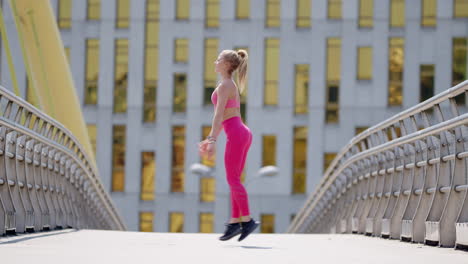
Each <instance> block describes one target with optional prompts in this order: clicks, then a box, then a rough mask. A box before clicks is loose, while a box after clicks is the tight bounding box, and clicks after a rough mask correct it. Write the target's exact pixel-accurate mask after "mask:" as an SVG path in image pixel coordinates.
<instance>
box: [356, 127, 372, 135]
mask: <svg viewBox="0 0 468 264" xmlns="http://www.w3.org/2000/svg"><path fill="white" fill-rule="evenodd" d="M368 128H369V127H368V126H358V127H355V128H354V135H358V134H361V133H362V132H364V131H365V130H366V129H368Z"/></svg>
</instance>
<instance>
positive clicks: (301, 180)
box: [292, 127, 307, 194]
mask: <svg viewBox="0 0 468 264" xmlns="http://www.w3.org/2000/svg"><path fill="white" fill-rule="evenodd" d="M293 155H294V156H293V166H294V167H293V184H292V193H293V194H304V193H305V191H306V178H307V177H306V175H307V173H306V172H307V171H306V170H307V127H295V128H294V154H293Z"/></svg>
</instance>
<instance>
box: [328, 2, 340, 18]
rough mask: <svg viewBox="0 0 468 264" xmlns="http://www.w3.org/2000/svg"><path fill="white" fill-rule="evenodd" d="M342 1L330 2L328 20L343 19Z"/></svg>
mask: <svg viewBox="0 0 468 264" xmlns="http://www.w3.org/2000/svg"><path fill="white" fill-rule="evenodd" d="M341 5H342V3H341V0H328V18H329V19H341V16H342V15H341Z"/></svg>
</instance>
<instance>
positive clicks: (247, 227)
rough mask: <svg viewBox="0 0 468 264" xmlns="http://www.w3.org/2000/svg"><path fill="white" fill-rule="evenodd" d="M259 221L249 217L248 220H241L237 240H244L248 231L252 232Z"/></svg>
mask: <svg viewBox="0 0 468 264" xmlns="http://www.w3.org/2000/svg"><path fill="white" fill-rule="evenodd" d="M259 224H260V222H257V221H255V220H253V219H252V218H250V221H248V222H244V221H242V223H241V225H242V234H241V235H240V237H239V241H242V240H244V239H245V238H246V237H247V236H248V235H249V234H250V233H252V232H253V231H254V230H255V229H256V228H257V227H258V226H259Z"/></svg>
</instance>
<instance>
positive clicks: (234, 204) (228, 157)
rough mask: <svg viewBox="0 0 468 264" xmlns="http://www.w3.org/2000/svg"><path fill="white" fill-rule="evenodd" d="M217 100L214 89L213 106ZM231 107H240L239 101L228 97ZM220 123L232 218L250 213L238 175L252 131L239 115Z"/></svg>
mask: <svg viewBox="0 0 468 264" xmlns="http://www.w3.org/2000/svg"><path fill="white" fill-rule="evenodd" d="M217 101H218V95H217V93H216V91H214V92H213V93H212V94H211V102H212V103H213V104H214V106H215V107H216V103H217ZM232 107H240V102H238V101H236V100H235V99H229V100H228V101H227V103H226V108H232ZM222 125H223V129H224V132H225V133H226V136H227V142H226V150H225V152H224V166H225V167H226V177H227V182H228V184H229V187H230V189H231V216H232V218H239V217H240V216H241V215H242V216H246V215H250V212H249V199H248V196H247V192H246V191H245V188H244V186H243V185H242V183H241V181H240V177H241V174H242V171H243V170H244V165H245V158H246V157H247V152H248V151H249V148H250V145H251V144H252V132H251V131H250V129H249V128H248V127H247V126H246V125H245V124H244V123H243V122H242V119H241V118H240V117H239V116H233V117H231V118H228V119H226V120H224V121H223V123H222Z"/></svg>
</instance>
